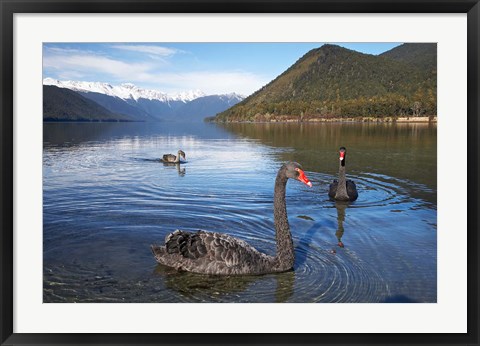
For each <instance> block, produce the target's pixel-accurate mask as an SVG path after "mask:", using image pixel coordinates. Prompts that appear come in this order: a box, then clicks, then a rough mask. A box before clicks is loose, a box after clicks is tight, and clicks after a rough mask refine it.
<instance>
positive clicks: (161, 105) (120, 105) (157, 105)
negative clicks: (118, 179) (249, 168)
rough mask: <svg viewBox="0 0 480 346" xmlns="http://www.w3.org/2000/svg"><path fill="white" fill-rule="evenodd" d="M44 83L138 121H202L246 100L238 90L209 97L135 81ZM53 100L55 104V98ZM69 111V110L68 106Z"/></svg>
mask: <svg viewBox="0 0 480 346" xmlns="http://www.w3.org/2000/svg"><path fill="white" fill-rule="evenodd" d="M43 85H44V88H45V87H56V88H61V89H68V90H71V91H74V92H76V93H78V94H79V95H80V96H82V97H84V98H87V99H89V100H91V101H94V102H95V103H97V104H98V105H100V106H102V107H104V108H105V109H106V110H108V111H110V112H112V113H114V114H119V115H126V116H128V117H129V119H131V120H136V121H148V120H178V121H187V120H188V121H201V120H203V119H204V118H205V117H208V116H213V115H215V114H217V113H219V112H222V111H224V110H226V109H227V108H230V107H232V106H233V105H235V104H237V103H238V102H240V101H242V100H243V99H244V97H243V96H241V95H238V94H236V93H230V94H224V95H208V96H207V95H205V94H204V93H203V92H201V91H199V90H192V91H186V92H183V93H178V94H167V93H164V92H161V91H158V90H148V89H142V88H139V87H137V86H135V85H134V84H131V83H124V84H121V85H111V84H109V83H101V82H81V81H59V80H56V79H53V78H45V79H44V80H43ZM49 94H52V93H49ZM53 102H54V103H55V100H53ZM56 109H60V108H58V107H57V108H56ZM65 112H67V113H68V109H66V110H65Z"/></svg>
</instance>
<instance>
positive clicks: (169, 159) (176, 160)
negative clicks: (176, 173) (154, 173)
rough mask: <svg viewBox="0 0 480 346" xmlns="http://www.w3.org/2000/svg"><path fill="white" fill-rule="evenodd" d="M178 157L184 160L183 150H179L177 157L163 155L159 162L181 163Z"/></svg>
mask: <svg viewBox="0 0 480 346" xmlns="http://www.w3.org/2000/svg"><path fill="white" fill-rule="evenodd" d="M180 156H181V157H183V159H184V160H185V152H183V150H179V151H178V154H177V156H175V155H173V154H165V155H163V158H162V159H161V161H162V162H168V163H181V161H180Z"/></svg>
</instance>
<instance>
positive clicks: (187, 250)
mask: <svg viewBox="0 0 480 346" xmlns="http://www.w3.org/2000/svg"><path fill="white" fill-rule="evenodd" d="M165 245H166V248H167V251H168V253H179V254H181V255H182V256H183V257H185V258H190V259H192V260H195V259H201V258H206V257H208V258H209V260H210V261H219V262H223V263H224V264H225V265H226V266H228V267H233V266H236V265H239V264H241V263H245V262H250V261H249V259H250V257H251V256H252V255H253V253H254V252H256V250H255V249H254V248H253V247H251V246H250V245H248V244H247V243H246V242H244V241H243V240H240V239H236V238H234V237H231V236H229V235H227V234H223V233H211V232H205V231H197V232H186V231H180V230H177V231H175V232H173V233H171V234H170V235H169V236H168V237H167V239H166V240H165Z"/></svg>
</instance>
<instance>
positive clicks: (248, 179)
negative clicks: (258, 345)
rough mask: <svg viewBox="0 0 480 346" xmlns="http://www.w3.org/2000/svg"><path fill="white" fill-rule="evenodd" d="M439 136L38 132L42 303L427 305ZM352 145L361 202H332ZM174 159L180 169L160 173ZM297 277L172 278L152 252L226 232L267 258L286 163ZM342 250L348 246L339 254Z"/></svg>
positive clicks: (267, 127)
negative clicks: (197, 234) (195, 234)
mask: <svg viewBox="0 0 480 346" xmlns="http://www.w3.org/2000/svg"><path fill="white" fill-rule="evenodd" d="M436 143H437V142H436V125H428V124H396V125H394V124H337V123H332V124H225V125H215V124H199V123H197V124H194V123H185V124H183V123H175V124H173V123H172V124H168V123H154V124H152V123H148V124H147V123H131V124H128V123H126V124H125V123H105V124H102V123H100V124H99V123H96V124H89V123H81V124H74V123H61V124H58V123H55V124H54V123H46V124H44V150H43V203H44V206H43V207H44V210H43V223H44V225H43V229H44V234H43V254H44V255H43V260H44V262H43V264H44V284H43V288H44V291H43V297H44V302H436V300H437V293H436V291H437V287H436V279H437V274H436V273H437V258H436V249H437V234H436V227H437V226H436V225H437V211H436V210H437V207H436V193H437V186H436V185H437V183H436V148H437V146H436ZM342 145H343V146H345V147H347V150H348V153H349V154H348V162H347V177H348V178H350V179H352V180H354V181H355V182H356V184H357V189H358V192H359V197H358V200H357V201H355V202H353V203H349V204H345V203H343V204H342V203H338V202H334V201H331V200H329V199H328V194H327V193H328V186H329V184H330V183H331V181H332V180H333V179H334V178H336V175H337V173H338V148H339V147H340V146H342ZM178 149H182V150H183V151H185V153H186V157H187V162H186V163H185V164H179V165H176V164H174V165H164V164H163V163H161V162H159V158H160V157H162V155H163V154H167V153H173V154H175V155H176V152H177V151H178ZM288 160H293V161H297V162H299V163H301V164H302V165H303V167H304V169H305V171H306V174H307V176H308V177H309V179H310V180H311V181H312V183H313V188H308V187H306V186H304V185H303V184H301V183H298V182H296V181H290V182H289V183H288V185H287V209H288V215H289V220H290V226H291V229H292V234H293V240H294V246H295V255H296V260H295V267H294V270H293V271H290V272H286V273H281V274H268V275H262V276H245V277H217V276H205V275H198V274H192V273H178V272H176V271H174V270H172V269H171V268H166V267H163V266H161V265H158V264H157V263H156V262H155V260H154V258H153V256H152V254H151V252H150V244H152V243H159V242H162V241H163V239H164V238H165V236H166V235H167V234H168V233H169V232H171V231H173V230H175V229H186V230H196V229H206V230H209V231H216V232H225V233H229V234H232V235H234V236H237V237H239V238H241V239H244V240H246V241H248V242H249V243H250V244H252V245H253V246H255V247H256V248H257V249H259V250H260V251H263V252H266V253H268V254H273V253H274V251H275V235H274V226H273V187H274V180H275V176H276V173H277V171H278V168H279V167H280V166H281V164H282V163H283V162H285V161H288ZM342 245H343V246H342Z"/></svg>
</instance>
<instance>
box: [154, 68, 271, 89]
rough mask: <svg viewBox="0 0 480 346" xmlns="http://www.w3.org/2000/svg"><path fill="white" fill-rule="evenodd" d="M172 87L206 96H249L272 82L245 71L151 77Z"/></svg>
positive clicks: (164, 74)
mask: <svg viewBox="0 0 480 346" xmlns="http://www.w3.org/2000/svg"><path fill="white" fill-rule="evenodd" d="M151 77H152V78H153V80H157V81H161V83H162V85H170V86H171V88H172V90H171V91H176V92H178V91H181V90H191V89H200V90H202V91H203V92H205V93H206V94H224V93H229V92H236V93H240V94H244V95H249V94H251V93H253V92H254V91H256V90H258V89H260V88H261V87H262V86H264V85H265V84H267V83H268V82H269V81H270V80H269V79H267V78H266V77H263V76H258V75H255V74H253V73H249V72H243V71H196V72H185V73H160V74H156V75H154V76H151Z"/></svg>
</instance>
